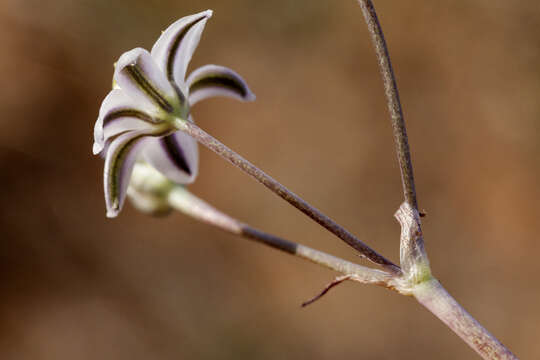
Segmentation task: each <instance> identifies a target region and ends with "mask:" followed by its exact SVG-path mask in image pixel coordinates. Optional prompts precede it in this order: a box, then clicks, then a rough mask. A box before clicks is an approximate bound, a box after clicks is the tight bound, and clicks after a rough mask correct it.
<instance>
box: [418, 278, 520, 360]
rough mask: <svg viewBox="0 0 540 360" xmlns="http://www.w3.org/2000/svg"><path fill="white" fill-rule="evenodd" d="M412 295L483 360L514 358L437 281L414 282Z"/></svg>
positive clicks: (514, 357)
mask: <svg viewBox="0 0 540 360" xmlns="http://www.w3.org/2000/svg"><path fill="white" fill-rule="evenodd" d="M413 295H414V297H415V298H416V299H417V300H418V302H419V303H421V304H422V305H423V306H425V307H426V308H427V309H428V310H429V311H431V312H432V313H433V314H434V315H435V316H437V317H438V318H439V319H440V320H441V321H442V322H444V323H445V324H446V325H447V326H448V327H449V328H450V329H452V331H454V332H455V333H456V334H457V335H458V336H459V337H460V338H461V339H463V341H465V342H466V343H467V344H468V345H469V346H470V347H471V348H473V349H474V351H476V352H477V353H478V354H479V355H480V356H481V357H482V358H483V359H517V357H516V356H515V355H514V354H512V352H511V351H510V350H509V349H507V348H506V347H505V346H504V345H503V344H501V342H499V340H497V339H496V338H495V337H494V336H493V335H491V334H490V333H489V331H487V330H486V329H485V328H484V327H482V325H480V324H479V323H478V321H476V320H475V319H474V318H473V317H472V316H471V315H470V314H469V313H468V312H467V311H465V310H464V309H463V308H462V307H461V306H460V305H459V304H458V302H457V301H456V300H455V299H454V298H453V297H452V296H451V295H450V294H449V293H448V292H447V291H446V290H445V289H444V288H443V287H442V285H441V284H440V283H439V282H438V281H437V280H435V279H431V280H429V281H426V282H423V283H421V284H419V285H417V286H416V287H415V288H414V289H413Z"/></svg>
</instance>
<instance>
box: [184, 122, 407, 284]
mask: <svg viewBox="0 0 540 360" xmlns="http://www.w3.org/2000/svg"><path fill="white" fill-rule="evenodd" d="M175 125H176V127H177V128H178V130H180V131H184V132H185V133H187V134H189V135H191V136H192V137H193V138H194V139H196V140H197V141H198V142H200V143H201V144H202V145H204V146H206V147H207V148H208V149H210V150H212V151H213V152H215V153H216V154H218V155H219V156H221V157H223V158H224V159H226V160H228V161H229V162H230V163H232V164H233V165H235V166H236V167H238V168H239V169H240V170H242V171H244V172H245V173H247V174H249V175H251V176H252V177H253V178H254V179H255V180H257V181H258V182H260V183H261V184H263V185H264V186H266V187H267V188H268V189H270V190H271V191H272V192H274V193H275V194H277V195H278V196H280V197H281V198H283V199H284V200H285V201H287V202H288V203H290V204H291V205H293V206H294V207H296V208H297V209H298V210H300V211H301V212H303V213H304V214H306V215H307V216H309V217H310V218H311V219H313V220H315V221H316V222H317V223H318V224H320V225H321V226H323V227H324V228H326V229H327V230H329V231H330V232H331V233H333V234H334V235H336V236H337V237H339V238H340V239H342V240H343V241H345V243H347V244H348V245H349V246H351V247H353V248H354V249H356V250H357V251H358V252H360V254H362V255H363V256H364V257H366V258H367V259H369V260H371V261H372V262H374V263H376V264H379V265H381V266H383V267H384V268H385V269H387V270H388V271H390V272H391V273H393V274H400V273H401V269H400V268H399V266H397V265H395V264H394V263H392V262H391V261H390V260H388V259H386V258H385V257H384V256H382V255H380V254H379V253H377V252H376V251H375V250H373V249H372V248H371V247H369V246H368V245H367V244H365V243H364V242H362V241H361V240H360V239H358V238H357V237H355V236H354V235H353V234H351V233H350V232H349V231H347V230H346V229H345V228H343V227H342V226H341V225H339V224H337V223H336V222H335V221H334V220H332V219H331V218H329V217H328V216H326V215H324V214H323V213H322V212H320V211H319V210H318V209H316V208H315V207H313V206H311V205H310V204H309V203H307V202H306V201H305V200H303V199H302V198H301V197H299V196H298V195H296V194H295V193H293V192H292V191H290V190H289V189H287V188H286V187H285V186H283V185H281V184H280V183H279V182H277V181H276V180H275V179H274V178H272V177H271V176H269V175H267V174H266V173H265V172H264V171H262V170H260V169H259V168H257V167H256V166H255V165H253V164H252V163H250V162H249V161H247V160H246V159H244V158H243V157H242V156H240V155H239V154H237V153H236V152H234V151H233V150H231V149H229V148H228V147H227V146H226V145H224V144H222V143H221V142H220V141H219V140H217V139H216V138H214V137H213V136H212V135H210V134H208V133H207V132H205V131H204V130H203V129H201V128H199V127H198V126H197V125H195V124H194V123H192V122H190V121H183V120H180V119H177V121H176V123H175Z"/></svg>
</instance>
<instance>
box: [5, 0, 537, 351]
mask: <svg viewBox="0 0 540 360" xmlns="http://www.w3.org/2000/svg"><path fill="white" fill-rule="evenodd" d="M375 5H376V6H377V9H378V12H379V16H380V18H381V21H382V24H383V27H384V31H385V33H386V38H387V41H388V43H389V46H390V52H391V55H392V59H393V62H394V67H395V69H396V74H397V79H398V84H399V86H400V91H401V98H402V102H403V106H404V109H405V117H406V120H407V125H408V131H409V138H410V142H411V147H412V153H413V162H414V165H415V175H416V179H417V190H418V196H419V203H420V206H421V208H424V209H425V210H426V211H427V212H428V217H427V218H425V220H424V232H425V236H426V242H427V249H428V252H429V255H430V259H431V262H432V267H433V271H434V273H435V275H436V276H438V277H439V278H440V279H441V281H442V282H443V284H444V285H445V286H446V287H447V288H448V289H449V291H450V292H451V293H452V294H453V295H454V296H455V297H456V298H457V299H458V300H459V301H461V303H462V304H463V305H464V306H465V307H466V308H467V309H468V310H469V311H470V312H471V313H472V314H473V315H474V316H475V317H476V318H477V319H478V320H479V321H481V322H482V323H483V324H484V325H485V326H486V327H487V328H488V329H489V330H490V331H491V332H493V333H494V334H495V335H496V336H498V337H499V338H500V339H501V340H502V341H503V342H504V343H505V344H506V345H508V346H509V347H510V348H511V349H512V350H513V351H514V352H515V353H516V354H517V355H518V356H520V357H522V358H523V359H535V358H540V342H539V341H538V329H539V325H538V324H539V323H540V308H539V306H538V304H540V283H539V281H538V273H539V272H540V265H539V263H538V260H537V254H538V252H539V250H540V246H539V242H538V234H539V233H540V225H539V221H538V218H539V215H540V210H539V208H538V201H539V200H540V191H539V188H538V177H539V174H540V161H539V159H540V146H539V144H540V131H539V130H540V129H539V116H540V102H539V101H538V99H539V98H540V93H539V90H540V5H539V3H538V2H537V1H532V0H531V1H518V2H512V1H486V0H467V1H465V0H460V1H431V0H415V1H400V2H398V1H385V0H380V1H377V2H376V3H375ZM207 8H211V9H214V10H215V13H214V17H213V18H212V19H211V20H210V22H209V23H208V25H207V28H206V31H205V33H204V35H203V39H202V41H201V45H200V47H199V49H198V51H197V52H196V54H195V57H194V61H193V63H192V66H191V67H190V68H191V69H193V68H195V67H196V66H199V65H202V64H205V63H216V64H221V65H226V66H229V67H231V68H234V69H236V70H238V71H239V72H240V73H241V74H242V75H243V76H244V77H245V78H246V79H247V80H248V82H249V84H250V86H251V87H252V89H253V90H254V92H255V93H256V94H257V101H256V102H255V103H252V104H241V103H237V102H234V101H231V100H223V99H216V100H210V101H207V102H204V103H202V104H201V105H198V106H197V107H196V108H195V110H194V116H195V118H196V120H197V121H198V123H199V125H201V126H202V127H203V128H205V129H207V130H208V131H209V132H210V133H212V134H213V135H215V136H216V137H217V138H219V139H221V140H222V141H224V142H225V143H226V144H228V145H229V146H231V147H232V148H233V149H235V150H237V151H238V152H239V153H241V154H243V155H244V156H246V157H247V158H248V159H250V160H251V161H253V162H254V163H255V164H257V165H259V166H260V167H261V168H263V169H264V170H266V171H267V172H269V173H270V174H271V175H273V176H274V177H276V178H277V179H278V180H280V181H281V182H282V183H283V184H285V185H287V186H288V187H290V188H291V189H292V190H293V191H295V192H297V193H298V194H300V195H302V196H303V197H304V198H305V199H306V200H308V201H310V202H311V203H312V204H314V205H315V206H317V207H319V208H320V209H321V210H323V211H324V212H326V213H327V214H328V215H330V216H331V217H333V218H335V219H336V220H338V222H340V223H341V224H343V225H345V226H346V227H347V228H349V229H350V230H351V231H352V232H353V233H355V234H357V235H358V236H359V237H360V238H361V239H364V240H365V241H366V242H368V243H369V244H371V245H372V246H374V247H375V248H376V249H378V250H380V251H381V252H382V253H383V254H385V255H387V256H389V257H390V258H391V259H393V260H394V261H397V260H398V237H399V227H398V225H397V223H396V221H394V219H393V218H392V214H393V213H394V211H395V210H396V209H397V207H398V206H399V204H400V201H401V189H400V180H399V170H398V168H397V164H396V160H395V155H394V152H393V144H392V136H391V129H390V124H389V119H388V115H387V112H386V107H385V100H384V96H383V90H382V85H381V81H380V76H379V73H378V69H377V66H376V60H375V56H374V52H373V50H372V48H371V43H370V40H369V37H368V34H367V30H366V27H365V24H364V22H363V19H362V17H361V11H360V8H359V7H358V5H357V4H356V2H355V1H353V0H347V1H339V2H338V1H330V0H326V1H323V0H316V1H315V0H310V1H292V0H291V1H285V0H274V1H271V2H270V1H266V2H263V1H248V0H231V1H217V0H208V1H187V0H186V1H158V0H145V1H142V0H137V1H127V0H126V1H114V2H111V1H106V0H78V1H72V0H54V1H38V0H2V2H1V3H0V44H2V55H1V56H0V79H1V80H0V81H1V86H0V94H1V96H0V112H1V114H2V116H1V118H0V201H1V207H0V226H1V240H0V277H1V281H0V298H1V301H0V358H2V359H6V360H7V359H304V358H312V359H334V358H346V359H348V358H351V359H352V358H355V359H397V358H399V359H458V358H459V359H476V355H475V354H474V353H473V352H472V351H471V350H469V349H468V348H467V347H466V346H465V345H464V344H463V343H462V342H461V341H460V340H459V339H458V338H457V337H456V336H455V335H454V334H452V333H451V332H450V331H449V330H448V329H447V328H445V327H444V326H443V325H442V324H441V323H440V322H439V321H437V320H436V319H435V318H434V317H433V316H432V315H431V314H429V313H428V312H427V311H425V310H424V309H423V308H421V306H420V305H418V304H417V303H416V302H415V301H414V300H413V299H411V298H405V297H402V296H398V295H397V294H394V293H392V292H389V291H387V290H385V289H381V288H377V287H368V286H362V285H359V284H355V283H348V284H346V285H343V286H341V287H339V288H338V289H336V290H335V291H333V292H332V293H331V294H330V295H328V296H326V297H325V298H323V299H322V300H321V301H319V302H318V303H316V304H314V305H312V306H310V307H308V308H306V309H300V307H299V305H300V303H301V302H302V301H304V300H306V299H308V298H310V297H311V296H313V295H314V294H316V293H317V292H318V291H319V290H320V289H321V288H322V287H323V286H324V285H325V284H326V283H327V282H328V281H329V280H330V279H332V277H333V276H334V274H333V273H331V272H330V271H327V270H325V269H322V268H319V267H317V266H315V265H312V264H309V263H305V262H303V261H301V260H299V259H296V258H293V257H290V256H288V255H284V254H281V253H278V252H277V251H274V250H272V249H268V248H265V247H262V246H260V245H255V244H252V243H249V242H247V241H245V240H242V239H238V238H234V237H232V236H229V235H227V234H223V233H222V232H220V231H218V230H215V229H212V228H209V227H207V226H205V225H202V224H200V223H197V222H195V221H193V220H191V219H189V218H187V217H185V216H183V215H180V214H173V215H171V216H169V217H167V218H152V217H149V216H146V215H144V214H141V213H139V212H137V211H135V210H134V209H133V208H132V207H131V205H130V204H127V205H126V207H125V209H124V210H123V212H122V213H121V215H120V216H119V217H118V218H117V219H114V220H109V219H106V218H105V205H104V201H103V194H102V173H101V172H102V166H103V163H102V160H101V159H99V158H97V157H94V156H92V155H91V145H92V130H93V126H94V122H95V119H96V117H97V113H98V109H99V106H100V103H101V100H102V99H103V97H104V96H105V94H106V93H107V92H108V91H109V88H110V84H111V76H112V70H113V67H112V64H113V62H114V61H115V60H116V59H117V58H118V57H119V56H120V54H121V53H122V52H123V51H126V50H129V49H131V48H133V47H136V46H143V47H146V48H150V47H151V45H152V43H153V41H155V39H156V38H157V37H158V36H159V34H160V31H161V30H163V29H165V27H166V26H168V25H169V24H170V23H171V22H173V21H174V20H176V19H177V18H179V17H182V16H184V15H188V14H191V13H195V12H198V11H201V10H204V9H207ZM191 189H192V191H193V192H194V193H196V194H198V195H199V196H201V197H202V198H204V199H206V200H207V201H209V202H211V203H212V204H214V205H215V206H217V207H218V208H221V209H223V210H225V211H227V212H228V213H230V214H232V215H234V216H236V217H238V218H240V219H242V220H244V221H246V222H248V223H251V224H253V225H255V226H257V227H259V228H262V229H265V230H267V231H270V232H273V233H276V234H278V235H281V236H284V237H286V238H289V239H292V240H296V241H300V242H302V243H305V244H307V245H310V246H313V247H316V248H320V249H323V250H326V251H329V252H332V253H334V254H337V255H340V256H343V257H346V258H347V259H352V260H354V261H360V260H359V258H358V257H356V256H355V255H354V254H353V253H352V251H351V249H349V248H347V247H346V246H345V245H343V244H342V243H341V242H340V241H339V240H337V239H336V238H334V237H332V236H331V235H330V234H329V233H328V232H326V231H325V230H323V229H322V228H320V227H319V226H317V225H315V224H314V223H313V222H311V221H310V220H309V219H307V218H306V217H305V216H303V215H301V214H300V213H298V212H297V211H295V210H293V209H292V208H291V207H290V206H288V205H287V204H285V203H284V202H283V201H282V200H280V199H278V198H276V197H275V196H274V195H273V194H271V193H269V192H268V191H266V190H265V189H264V188H263V187H261V186H260V185H258V184H256V183H255V182H254V181H252V180H251V179H249V178H248V177H247V176H245V175H244V174H242V173H241V172H239V171H238V170H236V169H234V168H232V167H231V166H230V165H228V164H227V163H225V162H224V161H222V160H221V159H219V158H218V157H217V156H215V155H214V154H213V153H210V152H209V151H207V150H206V149H201V172H200V175H199V179H198V181H197V182H196V183H195V184H194V185H193V186H192V187H191Z"/></svg>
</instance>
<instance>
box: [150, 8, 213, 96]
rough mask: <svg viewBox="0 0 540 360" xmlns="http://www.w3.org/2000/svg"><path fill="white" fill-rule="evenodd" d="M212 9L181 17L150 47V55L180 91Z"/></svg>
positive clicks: (182, 88)
mask: <svg viewBox="0 0 540 360" xmlns="http://www.w3.org/2000/svg"><path fill="white" fill-rule="evenodd" d="M211 17H212V10H206V11H203V12H200V13H198V14H195V15H190V16H186V17H183V18H181V19H180V20H178V21H176V22H175V23H173V24H172V25H171V26H169V27H168V28H167V30H165V31H164V32H163V33H162V34H161V36H160V37H159V39H158V40H157V41H156V43H155V44H154V46H153V47H152V52H151V53H152V57H153V58H154V60H155V61H156V62H157V64H158V66H159V67H160V68H161V70H162V71H163V72H164V73H165V74H166V76H167V79H169V81H171V82H173V83H176V84H177V85H178V86H179V88H180V90H181V91H182V92H185V90H186V89H184V79H185V76H186V70H187V67H188V65H189V62H190V61H191V57H192V56H193V52H194V51H195V49H196V48H197V46H198V45H199V40H200V39H201V34H202V32H203V30H204V27H205V25H206V22H207V21H208V19H210V18H211Z"/></svg>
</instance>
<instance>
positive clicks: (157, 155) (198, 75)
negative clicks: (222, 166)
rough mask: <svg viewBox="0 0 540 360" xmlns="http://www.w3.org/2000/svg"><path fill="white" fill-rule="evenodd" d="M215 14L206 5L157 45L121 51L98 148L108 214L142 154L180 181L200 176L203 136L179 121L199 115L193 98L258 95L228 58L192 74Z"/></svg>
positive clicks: (98, 128)
mask: <svg viewBox="0 0 540 360" xmlns="http://www.w3.org/2000/svg"><path fill="white" fill-rule="evenodd" d="M211 16H212V11H211V10H207V11H203V12H200V13H198V14H195V15H190V16H186V17H183V18H181V19H180V20H178V21H176V22H175V23H173V24H172V25H171V26H169V27H168V28H167V30H165V31H164V32H163V33H162V34H161V36H160V37H159V39H158V40H157V41H156V43H155V44H154V46H153V47H152V50H151V52H148V51H147V50H145V49H142V48H135V49H133V50H130V51H128V52H126V53H124V54H122V56H120V58H119V59H118V61H117V63H116V65H115V71H114V77H113V84H114V86H113V90H112V91H111V92H110V93H109V94H108V95H107V96H106V97H105V99H104V100H103V103H102V104H101V108H100V111H99V116H98V119H97V121H96V124H95V127H94V147H93V152H94V154H102V155H103V156H104V157H105V170H104V189H105V203H106V207H107V216H108V217H115V216H117V215H118V213H119V212H120V210H121V209H122V205H123V203H124V200H125V197H126V191H127V187H128V184H129V180H130V177H131V173H132V171H133V166H134V164H135V162H136V161H137V159H139V158H142V159H144V160H145V161H147V162H148V163H149V164H151V165H152V166H153V167H155V168H156V169H157V170H159V171H160V172H161V173H163V174H164V175H165V176H166V177H167V178H169V179H170V180H172V181H174V182H175V183H178V184H189V183H191V182H193V181H194V180H195V178H196V176H197V172H198V148H197V142H196V140H194V139H193V138H192V137H191V136H189V135H187V134H185V133H183V132H181V131H178V129H177V128H176V126H175V122H177V121H179V120H180V121H191V122H192V121H193V119H192V117H191V115H190V109H191V107H192V106H193V105H195V104H196V103H197V102H199V101H201V100H204V99H207V98H209V97H214V96H226V97H231V98H236V99H238V100H242V101H252V100H254V99H255V96H254V95H253V93H252V92H251V90H250V89H249V87H248V86H247V84H246V82H245V81H244V80H243V79H242V78H241V77H240V76H239V75H238V74H237V73H236V72H234V71H232V70H230V69H228V68H225V67H223V66H218V65H205V66H202V67H200V68H198V69H196V70H194V71H193V72H192V73H191V74H190V75H189V76H188V77H187V79H186V78H185V75H186V70H187V67H188V65H189V62H190V60H191V57H192V55H193V52H194V51H195V49H196V48H197V45H198V44H199V40H200V37H201V33H202V31H203V30H204V27H205V25H206V22H207V21H208V19H209V18H210V17H211Z"/></svg>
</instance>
